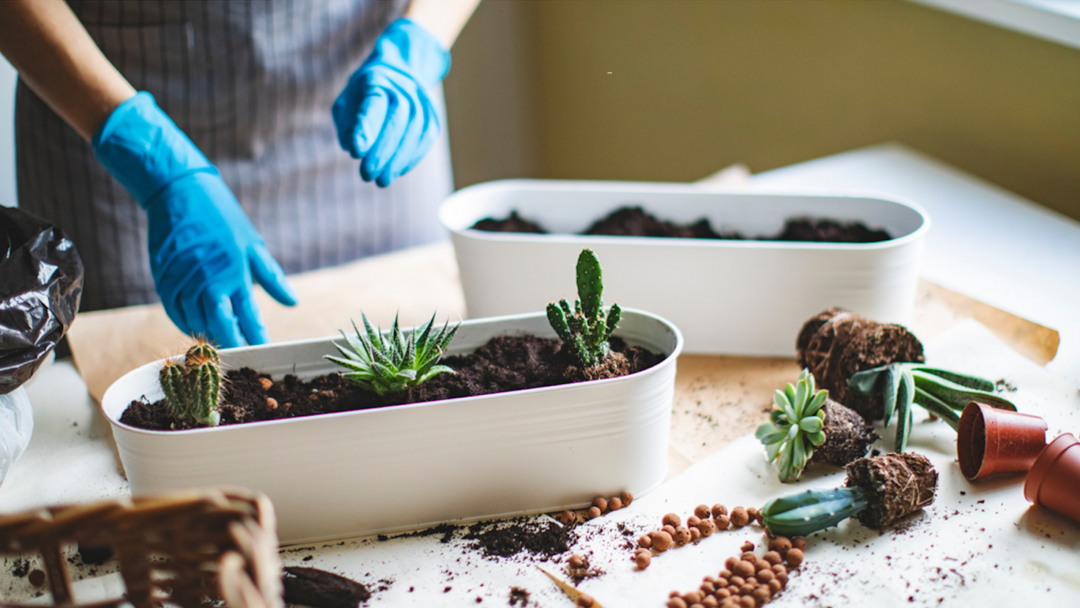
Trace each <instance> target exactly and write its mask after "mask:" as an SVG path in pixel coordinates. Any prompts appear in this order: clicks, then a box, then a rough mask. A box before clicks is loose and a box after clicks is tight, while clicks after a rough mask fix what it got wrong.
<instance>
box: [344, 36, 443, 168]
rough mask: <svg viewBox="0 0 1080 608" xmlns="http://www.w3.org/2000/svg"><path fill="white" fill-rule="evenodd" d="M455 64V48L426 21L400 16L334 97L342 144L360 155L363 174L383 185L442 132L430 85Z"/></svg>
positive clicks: (413, 161) (412, 162) (412, 163)
mask: <svg viewBox="0 0 1080 608" xmlns="http://www.w3.org/2000/svg"><path fill="white" fill-rule="evenodd" d="M449 70H450V52H449V51H447V50H446V49H445V48H443V46H442V44H440V43H439V41H438V40H436V39H435V37H434V36H432V34H431V33H430V32H428V31H427V30H426V29H424V28H423V27H422V26H420V25H419V24H417V23H416V22H414V21H411V20H409V19H398V20H397V21H395V22H393V23H391V24H390V25H389V27H387V28H386V31H385V32H383V34H382V35H381V36H379V38H378V39H377V40H376V41H375V49H374V50H373V51H372V52H371V56H369V57H368V58H367V61H365V62H364V64H363V65H361V66H360V69H358V70H356V72H354V73H353V75H352V76H351V77H350V78H349V83H348V84H347V85H346V86H345V90H344V91H342V92H341V95H339V96H338V98H337V100H336V101H335V102H334V107H333V111H332V113H333V116H334V125H335V126H336V127H337V133H338V142H339V143H340V144H341V147H342V149H344V150H345V151H346V152H348V153H349V154H351V155H352V157H353V158H356V159H359V160H360V177H362V178H363V179H364V181H369V182H370V181H373V180H374V181H375V183H376V184H378V185H379V186H382V187H384V188H385V187H386V186H389V185H390V184H391V183H392V182H393V181H394V180H396V179H397V178H399V177H401V176H402V175H404V174H405V173H408V172H409V171H410V170H411V169H412V168H413V167H415V166H416V164H417V163H419V162H420V160H421V159H422V158H424V155H425V154H427V152H428V150H430V149H431V146H432V144H434V143H435V138H436V137H437V136H438V135H439V116H438V114H437V113H436V111H435V106H433V105H432V103H431V99H429V97H428V93H427V90H428V89H430V88H431V87H433V86H435V85H437V84H438V83H439V82H440V81H441V80H442V79H443V78H444V77H445V76H446V73H447V72H448V71H449Z"/></svg>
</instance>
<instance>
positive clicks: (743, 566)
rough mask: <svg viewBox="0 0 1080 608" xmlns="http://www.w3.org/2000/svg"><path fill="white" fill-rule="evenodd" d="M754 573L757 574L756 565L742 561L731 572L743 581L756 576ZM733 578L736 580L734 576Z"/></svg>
mask: <svg viewBox="0 0 1080 608" xmlns="http://www.w3.org/2000/svg"><path fill="white" fill-rule="evenodd" d="M754 572H755V570H754V565H753V564H751V563H750V562H743V561H740V562H738V563H736V564H735V567H734V568H733V569H732V570H731V573H732V574H734V575H735V576H738V577H740V578H742V579H746V578H747V577H750V576H754ZM732 578H733V579H734V578H735V577H734V576H733V577H732Z"/></svg>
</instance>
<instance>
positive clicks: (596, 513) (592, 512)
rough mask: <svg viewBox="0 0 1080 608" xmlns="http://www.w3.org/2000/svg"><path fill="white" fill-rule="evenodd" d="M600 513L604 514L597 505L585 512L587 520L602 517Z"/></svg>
mask: <svg viewBox="0 0 1080 608" xmlns="http://www.w3.org/2000/svg"><path fill="white" fill-rule="evenodd" d="M600 513H602V511H600V509H599V508H598V507H596V506H595V505H594V506H591V507H589V510H588V511H586V512H585V519H596V518H597V517H600Z"/></svg>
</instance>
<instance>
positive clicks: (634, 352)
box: [120, 335, 664, 430]
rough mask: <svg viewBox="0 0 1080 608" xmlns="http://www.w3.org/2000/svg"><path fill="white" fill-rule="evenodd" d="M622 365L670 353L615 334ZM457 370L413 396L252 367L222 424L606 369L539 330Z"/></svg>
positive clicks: (496, 342)
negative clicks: (587, 365)
mask: <svg viewBox="0 0 1080 608" xmlns="http://www.w3.org/2000/svg"><path fill="white" fill-rule="evenodd" d="M610 343H611V347H612V350H613V351H614V352H615V353H616V357H615V362H614V363H613V365H614V367H615V368H617V370H618V371H621V372H624V373H621V374H618V373H617V374H614V375H625V373H634V372H639V371H643V370H646V369H648V368H650V367H652V366H654V365H656V364H657V363H659V362H660V361H662V360H663V359H664V357H663V355H659V354H655V353H652V352H649V351H647V350H645V349H643V348H638V347H632V346H628V345H627V344H626V343H625V342H623V341H622V340H620V339H618V338H612V339H611V341H610ZM443 363H444V364H446V365H449V366H450V367H451V368H453V369H454V370H455V371H456V372H457V373H456V374H440V375H438V376H435V377H434V378H432V379H431V380H429V381H427V382H425V383H424V384H422V385H420V386H418V387H415V388H413V389H411V390H409V391H408V392H406V393H399V394H396V395H387V396H385V397H380V396H379V395H376V394H375V393H369V392H367V391H364V390H361V389H360V388H357V387H356V386H353V385H352V384H350V383H349V382H347V381H346V380H345V379H344V378H342V377H341V374H338V373H333V374H328V375H325V376H319V377H317V378H313V379H312V380H311V381H309V382H304V381H301V380H300V379H299V378H297V377H296V376H293V375H288V376H285V378H283V379H281V380H277V381H273V380H272V379H271V378H270V377H269V376H267V375H265V374H258V373H257V372H255V371H254V370H251V369H247V368H244V369H240V370H233V371H230V372H229V373H228V374H227V376H226V382H225V384H224V388H223V393H224V397H223V401H224V403H223V405H222V407H221V424H222V425H226V424H240V423H244V422H256V421H260V420H276V419H280V418H294V417H298V416H312V415H315V414H326V413H331V412H345V411H353V410H363V409H370V408H375V407H384V406H389V405H400V404H403V403H419V402H423V401H438V400H441V399H453V398H457V397H470V396H474V395H485V394H489V393H500V392H506V391H515V390H524V389H529V388H539V387H543V386H554V385H559V384H569V383H571V382H580V381H584V380H588V379H595V377H596V376H597V373H598V370H596V369H595V368H594V369H584V370H583V369H580V368H579V367H578V366H577V361H576V360H575V359H574V357H573V355H572V354H570V353H569V352H566V351H564V350H563V348H562V344H561V343H560V342H559V341H558V340H553V339H548V338H539V337H536V336H531V335H523V336H497V337H495V338H492V339H491V340H489V341H488V342H487V344H485V345H484V346H482V347H480V348H479V349H477V350H476V351H474V352H473V353H471V354H469V355H464V356H454V357H446V358H445V359H443ZM120 422H122V423H124V424H127V425H130V426H134V427H138V428H143V429H149V430H171V429H173V428H174V425H176V428H180V425H178V424H176V423H177V420H176V418H175V417H174V416H173V413H172V410H171V409H169V407H168V404H167V403H166V402H165V400H164V399H162V400H159V401H157V402H154V403H149V402H148V401H146V400H145V399H143V400H139V401H133V402H132V403H131V405H130V406H128V408H127V410H125V411H124V414H123V415H122V416H121V417H120Z"/></svg>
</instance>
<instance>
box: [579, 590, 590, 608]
mask: <svg viewBox="0 0 1080 608" xmlns="http://www.w3.org/2000/svg"><path fill="white" fill-rule="evenodd" d="M577 605H578V606H581V608H589V606H592V605H593V599H592V596H591V595H586V594H584V593H582V594H581V595H579V596H578V598H577Z"/></svg>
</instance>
